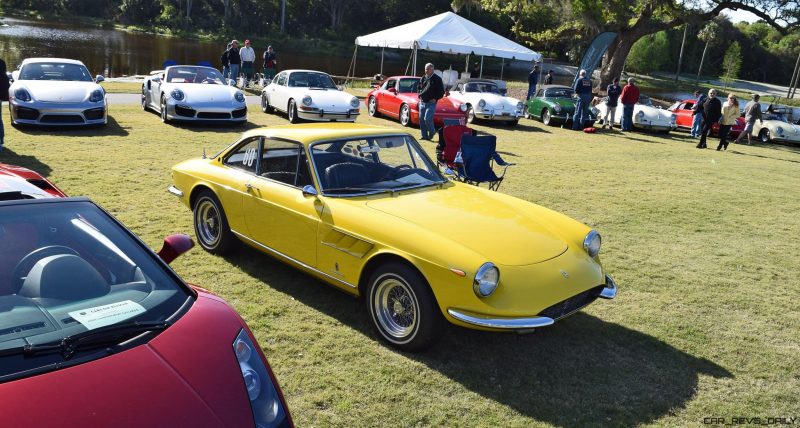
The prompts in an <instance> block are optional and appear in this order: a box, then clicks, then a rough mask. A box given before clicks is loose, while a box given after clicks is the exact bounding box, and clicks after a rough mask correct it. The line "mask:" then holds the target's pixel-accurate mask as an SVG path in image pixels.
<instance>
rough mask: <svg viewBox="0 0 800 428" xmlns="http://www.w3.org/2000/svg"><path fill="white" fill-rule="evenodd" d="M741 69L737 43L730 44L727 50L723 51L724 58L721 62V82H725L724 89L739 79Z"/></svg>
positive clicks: (740, 57)
mask: <svg viewBox="0 0 800 428" xmlns="http://www.w3.org/2000/svg"><path fill="white" fill-rule="evenodd" d="M740 68H742V48H741V46H739V43H738V42H733V43H731V45H730V47H728V50H727V51H725V58H724V59H723V60H722V70H723V72H724V74H723V75H722V80H723V81H724V82H725V87H726V88H727V87H728V84H729V83H730V82H732V81H733V79H736V78H737V77H739V69H740Z"/></svg>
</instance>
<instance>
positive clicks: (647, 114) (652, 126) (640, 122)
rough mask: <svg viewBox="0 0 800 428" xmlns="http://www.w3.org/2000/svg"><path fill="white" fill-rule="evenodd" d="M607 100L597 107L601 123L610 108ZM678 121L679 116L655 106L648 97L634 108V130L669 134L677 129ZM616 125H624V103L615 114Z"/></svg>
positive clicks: (604, 99)
mask: <svg viewBox="0 0 800 428" xmlns="http://www.w3.org/2000/svg"><path fill="white" fill-rule="evenodd" d="M607 100H608V97H604V98H603V101H602V102H601V103H599V104H597V105H596V106H595V107H596V108H597V119H598V121H599V122H602V119H603V118H604V117H605V115H606V111H607V110H608V106H606V101H607ZM676 119H677V116H676V115H675V114H673V113H672V112H671V111H669V110H664V109H662V108H660V107H655V106H653V100H651V99H650V97H648V96H647V95H641V96H639V102H637V103H636V104H634V106H633V127H634V128H639V129H646V130H653V131H659V132H669V131H673V130H675V128H676V127H677V125H676V124H675V120H676ZM614 123H617V124H620V123H622V103H619V104H618V105H617V110H616V111H615V112H614Z"/></svg>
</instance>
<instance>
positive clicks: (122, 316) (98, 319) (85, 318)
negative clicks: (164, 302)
mask: <svg viewBox="0 0 800 428" xmlns="http://www.w3.org/2000/svg"><path fill="white" fill-rule="evenodd" d="M144 312H147V309H145V308H144V307H143V306H142V305H140V304H138V303H136V302H133V301H131V300H123V301H121V302H117V303H110V304H108V305H103V306H95V307H93V308H86V309H81V310H78V311H72V312H69V316H71V317H72V318H73V319H74V320H75V321H78V322H79V323H81V324H83V325H84V327H86V328H88V329H89V330H93V329H96V328H100V327H105V326H107V325H111V324H116V323H118V322H120V321H124V320H126V319H128V318H133V317H135V316H136V315H139V314H141V313H144Z"/></svg>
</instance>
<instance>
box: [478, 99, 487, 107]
mask: <svg viewBox="0 0 800 428" xmlns="http://www.w3.org/2000/svg"><path fill="white" fill-rule="evenodd" d="M478 107H480V108H483V107H486V101H484V100H480V101H478Z"/></svg>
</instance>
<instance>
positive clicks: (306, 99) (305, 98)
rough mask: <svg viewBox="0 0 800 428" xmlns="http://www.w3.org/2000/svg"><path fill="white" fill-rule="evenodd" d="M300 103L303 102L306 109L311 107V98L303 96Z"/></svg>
mask: <svg viewBox="0 0 800 428" xmlns="http://www.w3.org/2000/svg"><path fill="white" fill-rule="evenodd" d="M302 102H303V105H304V106H306V107H308V106H310V105H311V97H310V96H308V95H306V96H304V97H303V100H302Z"/></svg>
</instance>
